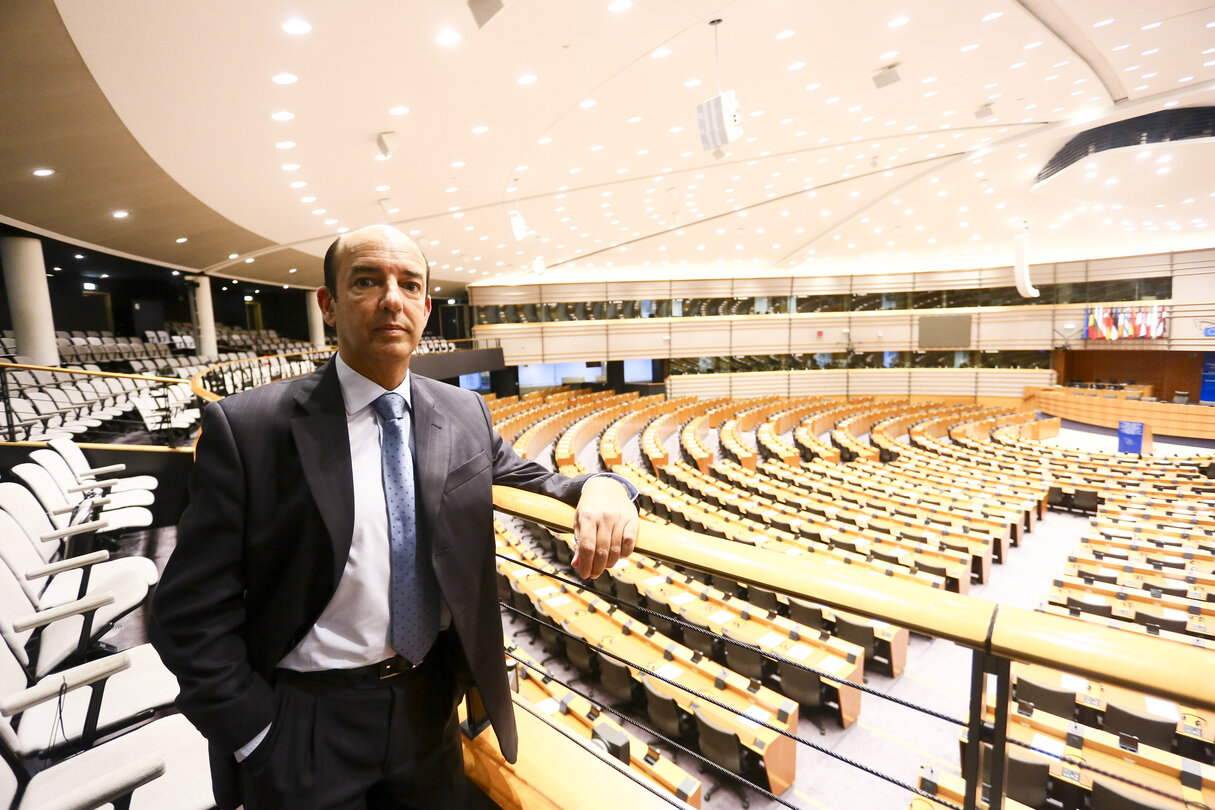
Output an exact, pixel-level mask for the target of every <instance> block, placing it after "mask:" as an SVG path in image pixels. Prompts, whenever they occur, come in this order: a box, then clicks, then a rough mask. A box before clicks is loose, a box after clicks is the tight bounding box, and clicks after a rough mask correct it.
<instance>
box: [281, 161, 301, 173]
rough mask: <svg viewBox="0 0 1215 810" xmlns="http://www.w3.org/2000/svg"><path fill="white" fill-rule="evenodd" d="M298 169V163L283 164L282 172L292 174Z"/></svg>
mask: <svg viewBox="0 0 1215 810" xmlns="http://www.w3.org/2000/svg"><path fill="white" fill-rule="evenodd" d="M299 167H300V164H298V163H284V164H283V171H285V172H293V171H296V170H297V169H299Z"/></svg>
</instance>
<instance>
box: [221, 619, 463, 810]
mask: <svg viewBox="0 0 1215 810" xmlns="http://www.w3.org/2000/svg"><path fill="white" fill-rule="evenodd" d="M458 647H459V645H458V642H457V641H456V637H455V634H454V633H452V632H444V633H442V634H440V637H439V640H438V641H436V642H435V647H434V648H433V649H432V650H431V652H430V653H429V654H428V655H427V657H426V660H425V661H423V662H422V664H421V665H420V666H419V667H417V668H415V669H413V670H410V671H408V672H405V673H402V674H400V675H397V676H395V677H392V678H388V679H385V680H370V679H369V680H367V681H366V682H365V683H364V682H359V683H357V684H350V683H333V682H328V681H325V679H324V678H310V677H309V675H308V674H306V673H305V674H298V673H289V672H285V671H283V670H280V671H279V675H280V677H278V679H277V681H276V683H275V687H274V694H275V701H276V705H275V719H274V723H273V725H272V726H271V727H270V732H269V733H268V734H267V735H266V738H265V739H264V740H262V742H261V744H260V745H258V747H257V748H256V749H254V751H253V752H252V753H251V754H250V755H249V756H248V757H246V758H245V760H244V761H243V762H241V763H240V766H239V770H240V781H241V791H242V794H243V797H244V807H245V810H286V808H290V809H291V810H364V808H366V809H367V810H407V809H408V810H414V809H415V808H416V810H431V808H434V810H438V809H439V808H442V809H443V810H449V809H450V808H460V807H463V806H464V805H465V802H466V792H467V780H466V778H465V776H464V761H463V756H462V753H461V748H460V737H459V734H460V732H459V726H458V723H457V721H456V706H457V703H458V701H459V699H460V697H461V696H462V695H463V692H464V686H463V684H462V681H463V680H464V679H463V678H460V677H457V672H459V671H463V668H461V667H459V666H458V664H457V661H458V660H459V658H458V657H459V649H458Z"/></svg>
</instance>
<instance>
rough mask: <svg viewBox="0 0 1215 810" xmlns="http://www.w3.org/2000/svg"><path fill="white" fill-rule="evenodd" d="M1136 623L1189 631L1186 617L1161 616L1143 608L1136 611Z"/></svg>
mask: <svg viewBox="0 0 1215 810" xmlns="http://www.w3.org/2000/svg"><path fill="white" fill-rule="evenodd" d="M1135 624H1142V625H1143V626H1144V627H1155V628H1156V629H1157V630H1169V631H1172V632H1174V633H1188V632H1189V630H1188V629H1187V622H1186V619H1185V617H1184V616H1183V617H1182V618H1179V619H1173V618H1170V617H1168V616H1160V615H1157V614H1155V613H1148V612H1147V611H1143V610H1136V611H1135Z"/></svg>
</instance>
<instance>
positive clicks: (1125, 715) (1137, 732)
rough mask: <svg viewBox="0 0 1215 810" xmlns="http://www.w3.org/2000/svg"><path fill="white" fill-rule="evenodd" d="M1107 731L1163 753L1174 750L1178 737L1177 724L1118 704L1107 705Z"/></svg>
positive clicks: (1108, 703) (1110, 703)
mask: <svg viewBox="0 0 1215 810" xmlns="http://www.w3.org/2000/svg"><path fill="white" fill-rule="evenodd" d="M1105 730H1106V731H1108V732H1109V733H1110V734H1118V735H1123V734H1126V735H1129V736H1132V737H1135V738H1136V739H1137V740H1138V741H1139V745H1150V746H1151V747H1152V748H1159V749H1160V750H1162V751H1171V750H1173V741H1174V740H1175V739H1176V736H1177V723H1176V722H1174V721H1172V720H1166V719H1165V718H1163V717H1152V716H1149V715H1144V714H1139V712H1135V711H1131V710H1130V709H1127V708H1125V707H1123V706H1119V705H1118V704H1117V703H1113V702H1107V703H1106V704H1105Z"/></svg>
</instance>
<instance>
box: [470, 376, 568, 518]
mask: <svg viewBox="0 0 1215 810" xmlns="http://www.w3.org/2000/svg"><path fill="white" fill-rule="evenodd" d="M477 401H478V402H479V403H480V405H481V411H482V413H483V414H484V415H485V421H486V424H488V425H489V429H490V434H491V436H492V439H491V450H492V453H493V469H494V483H495V484H500V485H501V486H505V487H515V488H517V489H523V490H527V491H528V492H535V493H537V494H539V495H548V496H549V497H550V498H556V499H557V500H560V501H564V502H565V503H568V504H569V505H570V506H576V505H577V504H578V496H579V495H581V494H582V485H583V484H585V483H586V481H587V479H588V478H590V477H591V476H589V475H579V476H577V477H575V478H570V477H569V476H565V475H561V474H560V473H555V472H553V471H552V470H550V469H548V468H547V467H544V466H542V465H540V464H537V463H536V462H534V461H528V460H526V459H523V458H520V457H519V454H518V453H516V452H515V448H513V447H511V446H510V445H509V444H507V443H506V442H505V441H504V440H503V439H502V437H501V436H499V435H498V431H496V430H494V429H493V420H492V419H491V418H490V414H489V408H488V407H487V406H486V405H485V400H484V399H482V398H481V397H477Z"/></svg>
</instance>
